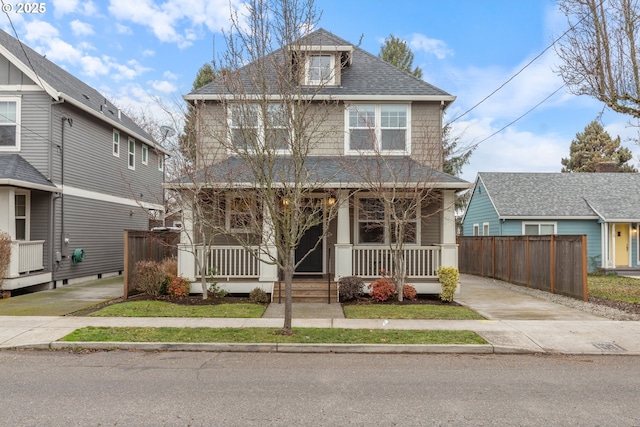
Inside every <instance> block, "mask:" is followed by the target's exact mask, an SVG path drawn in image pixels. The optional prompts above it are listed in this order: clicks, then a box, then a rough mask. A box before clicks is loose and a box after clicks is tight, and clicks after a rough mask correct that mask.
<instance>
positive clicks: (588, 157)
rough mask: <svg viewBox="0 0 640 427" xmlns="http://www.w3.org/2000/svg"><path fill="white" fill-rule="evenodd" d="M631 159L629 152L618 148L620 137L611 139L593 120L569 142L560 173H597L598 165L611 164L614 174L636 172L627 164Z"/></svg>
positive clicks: (633, 167)
mask: <svg viewBox="0 0 640 427" xmlns="http://www.w3.org/2000/svg"><path fill="white" fill-rule="evenodd" d="M632 158H633V154H632V153H631V150H629V149H628V148H625V147H621V146H620V137H619V136H618V137H616V138H615V139H613V138H611V135H609V133H608V132H607V131H605V130H604V128H603V127H602V125H601V124H600V123H599V122H598V121H597V120H594V121H592V122H591V123H589V124H588V125H587V126H586V127H585V128H584V132H582V133H580V132H578V133H577V134H576V139H574V140H573V141H571V146H570V147H569V157H568V158H563V159H562V160H561V163H562V166H563V167H562V172H598V165H599V164H600V163H613V164H614V169H615V171H616V172H638V170H637V169H636V168H635V166H633V165H630V164H627V162H628V161H629V160H631V159H632Z"/></svg>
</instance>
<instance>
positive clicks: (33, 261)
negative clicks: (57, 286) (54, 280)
mask: <svg viewBox="0 0 640 427" xmlns="http://www.w3.org/2000/svg"><path fill="white" fill-rule="evenodd" d="M44 244H45V241H44V240H32V241H22V240H14V241H12V242H11V261H10V263H9V269H8V271H7V277H6V278H5V279H4V282H3V284H2V292H3V293H7V294H10V293H11V291H13V290H16V289H21V288H26V287H29V286H35V285H40V284H43V283H48V282H51V272H46V271H44Z"/></svg>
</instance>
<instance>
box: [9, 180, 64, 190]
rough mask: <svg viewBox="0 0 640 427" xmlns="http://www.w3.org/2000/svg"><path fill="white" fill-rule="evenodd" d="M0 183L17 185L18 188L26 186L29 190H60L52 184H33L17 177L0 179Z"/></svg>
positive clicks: (11, 185) (10, 185)
mask: <svg viewBox="0 0 640 427" xmlns="http://www.w3.org/2000/svg"><path fill="white" fill-rule="evenodd" d="M0 185H6V186H9V187H19V188H28V189H31V190H41V191H49V192H51V193H60V192H61V190H60V189H59V188H57V187H54V186H53V185H51V186H49V185H41V184H34V183H32V182H28V181H20V180H17V179H0Z"/></svg>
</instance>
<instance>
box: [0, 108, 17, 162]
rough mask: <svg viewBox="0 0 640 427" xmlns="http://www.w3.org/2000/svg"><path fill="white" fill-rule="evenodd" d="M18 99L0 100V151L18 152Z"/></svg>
mask: <svg viewBox="0 0 640 427" xmlns="http://www.w3.org/2000/svg"><path fill="white" fill-rule="evenodd" d="M19 122H20V98H5V97H2V98H0V151H16V150H20V126H18V123H19Z"/></svg>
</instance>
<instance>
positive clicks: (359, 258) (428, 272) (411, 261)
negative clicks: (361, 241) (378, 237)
mask: <svg viewBox="0 0 640 427" xmlns="http://www.w3.org/2000/svg"><path fill="white" fill-rule="evenodd" d="M403 252H404V260H405V266H406V276H407V277H410V278H425V279H433V278H437V277H438V275H437V271H438V268H439V267H440V247H439V246H420V247H411V248H405V249H403ZM393 253H394V250H392V249H390V248H388V247H383V248H381V247H371V246H355V247H354V248H353V275H354V276H359V277H363V278H372V277H380V275H381V273H382V272H385V274H391V273H392V272H393Z"/></svg>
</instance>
